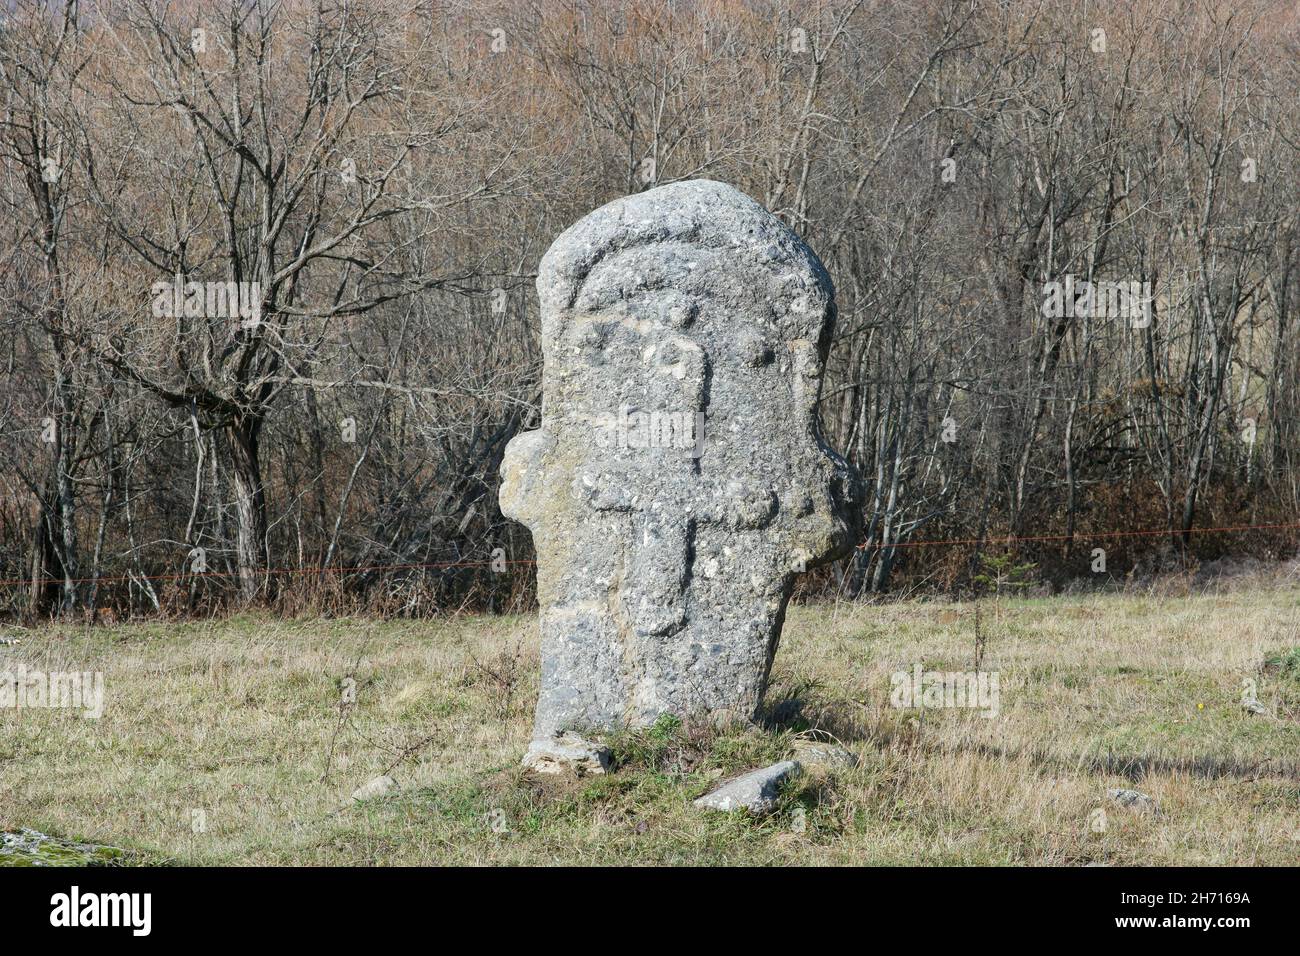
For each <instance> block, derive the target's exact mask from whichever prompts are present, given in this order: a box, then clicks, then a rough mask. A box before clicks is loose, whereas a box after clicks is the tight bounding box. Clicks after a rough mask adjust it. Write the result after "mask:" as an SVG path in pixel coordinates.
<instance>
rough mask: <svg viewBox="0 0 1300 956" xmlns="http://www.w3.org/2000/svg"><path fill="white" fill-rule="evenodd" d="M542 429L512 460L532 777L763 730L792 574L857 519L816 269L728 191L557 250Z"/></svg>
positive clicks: (693, 189) (684, 199)
mask: <svg viewBox="0 0 1300 956" xmlns="http://www.w3.org/2000/svg"><path fill="white" fill-rule="evenodd" d="M537 291H538V295H539V296H540V298H541V309H542V349H543V358H544V370H543V382H542V422H541V427H540V428H539V429H537V430H535V431H531V432H525V433H523V434H520V435H517V436H516V437H515V438H514V439H513V440H512V441H511V442H510V444H509V446H508V447H507V449H506V453H505V458H504V461H503V463H502V466H501V473H502V483H501V492H500V500H501V510H502V511H503V512H504V513H505V514H506V515H508V516H509V517H512V518H515V519H517V520H519V521H521V522H523V523H524V524H526V525H527V526H528V527H529V528H530V529H531V530H532V533H533V541H534V543H535V547H536V552H537V589H538V601H539V603H540V605H541V658H542V665H541V666H542V674H541V690H540V694H539V697H538V702H537V712H536V720H535V725H534V731H533V742H532V745H531V747H530V748H529V752H528V756H527V757H526V758H525V763H526V764H529V765H530V766H534V767H535V768H537V769H543V770H546V769H552V770H553V769H558V768H560V767H562V766H566V765H567V766H579V767H583V766H585V767H586V769H588V770H593V771H597V772H599V770H602V769H603V760H599V759H597V758H596V757H595V756H593V755H592V752H591V751H589V750H588V749H587V748H585V746H584V741H583V739H582V737H581V736H578V735H582V734H587V733H593V732H597V731H601V730H609V729H613V728H616V727H626V726H631V727H636V726H644V725H647V724H650V723H653V722H654V721H655V719H656V718H658V717H659V716H660V715H661V714H674V715H676V716H678V717H682V718H707V719H711V720H715V721H727V720H743V719H748V718H751V717H753V716H754V715H755V713H756V711H757V710H758V708H759V706H760V704H761V703H762V698H763V691H764V687H765V684H766V682H767V678H768V673H769V671H770V669H771V666H772V659H773V657H774V656H775V654H776V648H777V642H778V641H779V639H780V636H781V625H782V623H783V620H784V617H785V609H786V603H787V601H788V600H789V597H790V592H791V590H792V588H793V586H794V580H795V577H796V575H797V574H799V573H800V572H802V571H804V570H807V569H809V568H811V567H814V566H815V565H817V564H819V563H824V562H826V561H829V560H832V559H833V558H836V557H840V556H842V555H844V554H845V553H847V552H848V551H849V550H850V549H851V548H852V546H853V542H854V539H855V535H856V532H857V527H858V520H859V515H860V513H861V508H860V502H861V491H860V486H859V482H858V479H857V477H856V475H855V474H854V473H853V471H852V470H851V468H850V466H849V465H848V464H847V463H846V462H845V461H844V460H843V459H842V458H840V457H839V456H838V455H836V454H835V453H834V452H833V451H831V450H830V448H828V447H827V446H826V444H825V442H824V441H823V439H822V436H821V430H820V425H819V422H818V418H817V412H816V406H817V399H818V395H819V391H820V386H821V376H822V369H823V365H824V362H825V359H826V352H827V349H828V347H829V344H830V334H831V327H832V324H833V320H834V316H835V304H834V289H833V287H832V285H831V280H830V277H829V276H828V275H827V274H826V270H825V269H824V268H823V267H822V264H821V262H820V261H819V260H818V259H817V256H816V255H814V254H813V252H812V251H811V250H810V249H808V247H807V246H805V245H804V244H803V242H802V241H800V239H799V238H798V237H797V236H795V234H794V233H793V232H791V231H790V230H789V229H788V228H786V226H785V225H783V224H782V223H781V222H780V220H778V219H777V218H776V217H775V216H773V215H771V214H770V213H769V212H767V210H765V209H764V208H763V207H762V206H760V205H759V204H758V203H756V202H754V201H753V200H752V199H750V198H749V197H747V196H745V195H744V194H742V193H740V192H738V191H737V190H735V189H733V188H732V187H730V186H727V185H724V184H722V183H717V182H710V181H707V180H695V181H689V182H681V183H675V184H672V185H668V186H661V187H659V188H657V189H651V190H649V191H647V192H643V193H639V194H636V195H632V196H625V197H624V198H622V199H618V200H615V201H614V202H611V203H609V204H608V205H606V206H603V207H602V208H600V209H597V210H596V211H595V212H593V213H591V214H590V215H588V216H587V217H586V218H584V219H582V220H581V221H580V222H578V223H577V224H576V225H574V226H572V227H571V228H570V229H568V230H567V231H566V232H565V233H564V234H563V235H561V236H560V237H559V238H558V239H557V240H556V241H555V243H554V245H552V246H551V248H550V250H549V251H548V252H547V253H546V255H545V256H544V257H543V259H542V262H541V266H540V269H539V274H538V278H537Z"/></svg>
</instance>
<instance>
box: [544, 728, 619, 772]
mask: <svg viewBox="0 0 1300 956" xmlns="http://www.w3.org/2000/svg"><path fill="white" fill-rule="evenodd" d="M609 757H610V754H609V748H608V747H605V746H603V745H601V744H598V743H593V742H592V741H590V740H587V739H586V738H585V737H580V736H578V735H577V734H575V733H562V734H557V735H556V736H554V737H549V738H542V739H541V740H534V741H533V742H532V743H531V744H529V745H528V753H526V754H524V767H525V768H526V769H528V770H531V771H533V772H534V773H572V774H574V775H576V776H579V777H585V776H588V775H595V774H602V773H605V772H607V771H608V770H609Z"/></svg>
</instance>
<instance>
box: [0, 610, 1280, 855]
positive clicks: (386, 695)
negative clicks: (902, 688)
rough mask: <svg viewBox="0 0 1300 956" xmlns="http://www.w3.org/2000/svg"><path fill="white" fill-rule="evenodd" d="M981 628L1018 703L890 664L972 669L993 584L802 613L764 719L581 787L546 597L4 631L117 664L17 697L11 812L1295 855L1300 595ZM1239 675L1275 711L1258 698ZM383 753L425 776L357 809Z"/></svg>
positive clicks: (8, 772) (300, 828) (41, 820)
mask: <svg viewBox="0 0 1300 956" xmlns="http://www.w3.org/2000/svg"><path fill="white" fill-rule="evenodd" d="M981 622H982V629H983V631H984V632H985V633H986V635H987V648H986V650H985V652H984V655H985V656H984V668H985V669H986V670H990V671H996V672H998V674H999V681H1000V713H999V716H998V717H997V718H995V719H986V718H984V717H981V716H979V715H978V714H977V713H975V712H972V711H969V710H953V709H949V710H926V711H924V712H919V711H915V710H903V709H897V708H894V707H892V706H891V705H890V700H889V691H890V675H891V673H893V672H895V671H900V670H911V668H912V667H913V665H914V664H916V663H921V664H923V666H924V667H925V668H927V669H931V670H934V669H937V670H968V669H970V668H971V666H972V657H973V654H974V614H973V606H972V605H969V604H960V603H946V602H932V603H925V602H908V603H894V604H882V605H875V606H864V605H848V604H842V605H838V606H835V605H815V606H804V607H796V608H792V610H791V613H790V616H789V620H788V622H787V625H786V632H785V638H784V640H783V645H782V648H781V651H780V653H779V654H778V656H777V666H776V673H775V675H774V683H773V687H772V690H771V692H770V694H769V698H770V705H771V706H770V709H771V713H770V714H769V715H768V718H767V720H766V721H765V723H764V724H763V726H761V727H756V728H748V729H735V730H731V731H725V732H715V731H712V730H704V729H701V728H691V727H678V726H674V725H673V724H672V723H671V722H665V723H663V724H661V725H660V726H658V727H657V728H655V729H653V730H651V731H643V732H640V733H637V734H622V735H619V736H618V737H616V738H615V739H614V741H613V744H614V750H615V759H616V763H617V769H616V771H615V772H613V773H611V774H609V775H607V776H604V777H594V778H587V779H583V780H563V779H550V778H546V779H542V778H530V777H528V776H525V775H523V774H522V773H520V772H519V771H518V770H517V769H516V768H517V765H518V762H519V759H520V756H521V755H522V753H523V750H524V747H525V745H526V743H527V739H528V731H529V724H530V718H531V708H532V704H533V698H534V694H535V690H536V670H537V651H536V636H537V635H536V624H535V621H534V619H533V618H531V617H515V618H487V617H464V618H453V619H447V620H445V621H441V622H413V621H396V622H394V621H388V622H370V621H365V620H310V621H306V620H304V621H287V622H286V621H275V620H262V619H256V618H234V619H230V620H224V621H215V622H211V623H199V624H165V623H151V624H142V625H123V626H116V627H110V628H98V629H89V628H83V627H79V626H56V627H50V628H45V629H40V630H26V631H23V630H15V629H8V630H6V631H5V632H4V633H5V634H6V635H8V636H18V637H20V638H22V639H23V644H22V645H20V646H14V647H0V671H3V670H5V669H6V668H7V667H9V668H12V667H13V665H15V664H16V663H18V662H23V663H25V664H26V665H27V666H28V667H29V668H41V669H44V670H46V671H49V670H60V669H62V670H74V669H75V670H83V671H84V670H102V671H103V672H104V675H105V712H104V714H103V716H102V718H100V719H98V720H93V719H85V718H83V717H81V716H79V715H77V714H76V713H74V712H71V711H68V710H58V709H6V710H0V829H3V830H15V829H17V828H19V827H33V828H36V829H38V830H41V831H44V832H47V833H50V834H55V835H58V836H61V837H66V838H71V839H79V840H86V841H93V842H95V843H103V844H110V845H113V846H117V847H121V848H123V849H124V850H125V851H126V854H125V856H124V857H123V859H124V860H125V861H126V862H138V863H164V862H176V863H186V864H200V865H207V864H253V863H256V864H309V865H310V864H413V865H419V864H429V863H460V864H490V863H508V864H553V863H587V864H608V863H659V864H718V863H721V864H758V865H772V864H1022V863H1043V864H1066V865H1079V864H1084V863H1091V862H1099V863H1110V864H1226V863H1235V864H1249V865H1275V864H1295V863H1296V862H1297V861H1300V650H1297V648H1300V590H1298V589H1296V588H1295V587H1289V588H1288V587H1282V588H1270V589H1261V590H1254V591H1241V592H1235V593H1226V594H1219V595H1202V596H1190V597H1177V598H1137V597H1131V596H1118V595H1110V596H1088V597H1077V598H1071V597H1055V598H1046V599H1041V600H1011V601H1007V602H1005V603H1004V604H1002V605H1001V606H1000V607H995V606H994V605H993V604H990V603H985V605H984V606H983V609H982V611H981ZM349 678H352V679H353V680H354V681H355V697H356V702H355V704H354V705H341V703H340V701H341V698H342V697H343V696H344V694H343V691H344V690H345V689H346V688H348V687H349V686H352V685H351V684H350V682H349ZM1245 679H1251V680H1253V681H1255V688H1256V696H1257V697H1258V699H1259V701H1260V702H1261V703H1262V704H1264V705H1265V707H1267V708H1268V710H1269V711H1270V713H1269V714H1266V715H1252V714H1249V713H1247V712H1246V711H1245V710H1243V708H1242V706H1241V703H1240V700H1241V696H1242V688H1243V680H1245ZM815 731H821V732H824V733H826V734H830V735H833V736H834V737H835V738H836V739H838V740H839V741H840V742H841V743H842V744H843V745H844V746H845V747H847V748H849V749H850V750H852V751H854V752H855V753H857V754H858V755H859V756H860V757H861V762H860V764H859V766H858V767H857V768H854V769H844V770H838V771H834V772H826V771H813V772H810V773H809V774H807V775H805V776H804V777H803V778H801V779H800V780H799V781H798V782H797V783H796V784H795V785H793V786H792V787H790V788H789V789H788V790H787V791H786V793H785V794H784V796H783V798H782V803H781V806H780V807H779V809H778V810H777V812H775V813H773V814H772V815H771V816H768V817H766V818H764V819H749V818H745V817H733V816H728V815H722V814H715V813H712V812H707V811H702V810H697V809H695V808H693V807H692V806H691V800H692V798H694V797H697V796H699V795H700V794H702V793H703V792H705V791H706V790H707V789H708V788H710V787H711V786H712V785H714V784H715V783H716V781H717V780H718V779H719V778H720V777H725V776H726V775H729V774H732V773H735V772H739V771H741V770H745V769H749V768H752V767H756V766H760V765H762V764H764V763H768V762H773V761H775V760H779V759H782V758H783V757H785V756H786V755H787V754H788V753H789V752H790V748H791V745H792V741H793V739H794V738H795V736H796V735H800V734H802V735H805V736H808V735H810V734H813V732H815ZM382 773H389V774H391V775H392V776H393V777H394V778H396V780H397V781H398V783H399V784H400V789H399V790H398V791H396V792H395V793H392V794H389V795H387V796H383V797H379V798H376V799H373V800H367V801H364V802H354V801H351V800H350V798H349V795H350V794H351V793H352V791H353V790H354V788H356V787H357V786H359V785H360V784H362V783H364V782H365V781H367V780H368V779H370V778H372V777H374V776H375V775H378V774H382ZM1111 787H1132V788H1136V789H1139V790H1141V791H1143V792H1144V793H1147V794H1149V795H1150V796H1151V797H1152V798H1154V799H1155V801H1156V802H1157V804H1158V806H1159V808H1160V812H1159V813H1158V814H1151V813H1137V812H1134V811H1132V810H1129V809H1125V808H1123V807H1119V806H1117V805H1116V804H1114V803H1112V802H1111V801H1109V800H1108V799H1107V797H1106V790H1107V788H1111ZM1099 808H1100V809H1101V810H1102V811H1104V814H1105V816H1104V822H1099V821H1101V815H1100V814H1098V813H1097V812H1096V811H1097V810H1098V809H1099Z"/></svg>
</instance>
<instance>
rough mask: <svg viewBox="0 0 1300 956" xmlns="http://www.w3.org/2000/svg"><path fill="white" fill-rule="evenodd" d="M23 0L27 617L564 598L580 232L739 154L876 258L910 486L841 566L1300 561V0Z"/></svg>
mask: <svg viewBox="0 0 1300 956" xmlns="http://www.w3.org/2000/svg"><path fill="white" fill-rule="evenodd" d="M2 9H4V10H5V11H6V13H5V14H4V16H3V19H2V20H0V95H2V96H3V125H2V126H0V203H2V204H3V214H2V218H0V290H2V291H0V297H2V298H0V302H2V303H3V305H2V307H0V330H2V332H0V345H2V346H3V358H2V364H3V367H2V370H0V376H2V381H3V386H2V392H0V496H2V497H0V565H2V567H0V577H2V578H3V584H2V585H0V611H3V612H4V613H7V614H10V615H16V616H37V615H50V614H76V615H83V614H84V615H88V616H90V617H91V618H94V617H96V616H109V615H114V616H116V615H123V614H126V613H135V614H142V613H143V614H147V613H154V612H158V611H161V612H165V613H186V612H200V611H209V610H211V609H213V608H219V607H234V606H239V605H242V604H248V603H270V604H272V605H274V606H277V607H279V608H282V609H284V610H286V611H289V612H293V611H296V610H299V609H303V610H308V609H325V610H330V609H353V608H356V609H359V608H370V609H374V610H377V611H381V612H384V613H404V614H429V613H436V612H438V611H440V610H447V609H456V608H462V607H482V608H503V607H510V606H520V605H521V604H522V603H526V602H527V601H529V600H530V599H531V597H530V589H531V576H532V569H531V567H530V564H529V561H530V558H531V557H532V552H531V543H530V540H529V537H528V534H527V532H526V531H525V530H524V529H523V528H521V527H519V526H517V525H514V524H513V523H511V522H508V521H506V520H505V519H503V518H502V517H501V515H500V512H499V511H498V509H497V506H496V485H497V467H498V464H499V461H500V456H501V452H502V449H503V447H504V445H505V443H506V442H507V441H508V440H509V439H510V437H511V436H512V435H514V434H515V433H516V432H518V431H520V430H521V429H524V428H529V427H533V426H535V425H536V423H537V417H538V406H539V398H540V396H539V381H540V365H541V355H540V351H539V345H538V340H539V336H538V316H537V302H536V298H535V295H534V293H533V290H532V280H533V276H534V273H535V271H536V266H537V262H538V260H539V258H540V256H541V254H542V253H543V252H544V251H545V250H546V248H547V246H548V245H549V244H550V242H551V241H552V240H553V239H554V237H555V236H556V235H557V234H558V233H559V232H560V231H561V230H563V229H564V228H565V227H566V226H567V225H569V224H570V223H571V222H573V221H574V220H575V219H577V218H579V217H580V216H582V215H584V214H585V213H587V212H588V211H590V210H591V209H593V208H595V207H596V206H598V205H600V204H602V203H605V202H607V201H609V200H610V199H613V198H615V197H617V196H620V195H623V194H625V193H628V192H632V191H636V190H640V189H645V188H648V187H651V186H654V185H658V184H663V183H666V182H671V181H674V180H678V179H684V178H695V177H707V178H712V179H719V180H723V181H726V182H729V183H732V184H733V185H735V186H737V187H738V188H740V189H742V190H744V191H745V192H747V193H749V194H750V195H751V196H753V197H754V198H755V199H757V200H759V201H761V202H762V203H764V204H765V205H766V206H767V207H768V208H770V209H772V210H773V211H774V212H776V213H777V214H778V215H779V216H781V217H782V218H783V219H784V220H785V221H786V222H787V223H788V224H789V225H790V226H791V227H792V228H793V229H795V230H796V231H797V232H798V233H799V234H800V235H802V236H803V237H804V238H805V239H806V240H807V242H808V243H809V244H810V245H811V246H812V248H813V249H815V250H816V251H817V252H818V254H819V255H820V256H821V257H822V259H823V261H824V262H825V263H826V266H827V268H828V270H829V271H830V273H831V275H832V277H833V279H834V281H835V283H836V287H837V290H838V303H839V320H838V324H837V327H836V333H835V339H834V344H833V347H832V351H831V358H830V364H829V370H828V375H827V379H826V381H825V384H824V389H823V397H822V404H821V408H822V418H823V422H824V427H825V432H826V436H827V438H828V440H829V441H830V443H831V444H832V445H833V446H834V447H836V448H837V449H839V450H841V451H843V452H844V453H845V454H846V455H847V456H848V457H849V458H850V459H851V460H852V461H853V462H855V463H856V465H857V466H858V467H859V468H860V469H861V471H862V473H863V475H864V477H865V479H866V481H867V490H868V497H867V508H866V511H865V513H864V514H863V516H862V532H861V537H862V542H863V547H862V548H860V549H859V550H858V551H857V553H856V556H855V557H854V558H853V559H851V560H849V561H847V562H841V563H840V564H839V565H838V566H836V567H834V568H831V569H829V570H826V571H823V572H821V573H820V577H818V578H817V579H816V580H813V581H811V582H809V583H808V586H809V587H811V588H814V589H817V588H824V589H827V590H835V591H838V592H840V593H846V594H854V595H859V594H866V593H872V592H883V591H889V590H894V591H897V590H899V589H903V588H905V587H912V586H928V587H938V588H960V587H962V586H964V585H965V584H966V583H968V582H969V581H970V579H971V577H972V573H973V570H974V569H975V568H976V567H977V565H976V563H975V558H976V557H977V555H978V554H980V553H981V552H983V553H988V554H1003V553H1008V552H1014V553H1015V555H1016V556H1017V560H1022V561H1026V562H1029V561H1032V562H1034V563H1035V565H1036V566H1037V573H1038V574H1039V575H1041V576H1042V577H1043V578H1044V579H1045V580H1049V581H1052V582H1054V583H1057V584H1060V583H1062V582H1065V581H1067V580H1070V579H1088V580H1097V579H1105V580H1108V581H1114V580H1122V579H1123V578H1124V577H1125V575H1128V574H1131V573H1149V572H1151V571H1154V570H1161V569H1168V568H1171V567H1176V566H1179V565H1181V564H1183V563H1187V562H1195V561H1197V560H1204V559H1207V558H1214V557H1219V556H1222V555H1225V554H1233V555H1253V556H1257V557H1260V558H1276V557H1286V556H1290V555H1292V554H1294V551H1295V546H1296V540H1297V534H1296V531H1297V526H1296V521H1297V518H1296V515H1297V514H1300V259H1298V255H1300V253H1298V250H1297V246H1300V232H1298V223H1297V205H1298V204H1297V195H1298V190H1300V164H1298V162H1297V160H1298V158H1300V112H1298V111H1297V103H1300V57H1298V56H1297V53H1298V52H1300V32H1298V31H1300V18H1298V15H1297V12H1296V7H1295V4H1294V3H1292V2H1289V0H1288V2H1274V0H1224V2H1219V0H1187V2H1180V0H1130V2H1099V3H1092V2H1087V0H1043V2H1036V0H1024V2H994V0H977V2H969V0H961V2H957V0H915V2H902V0H879V2H854V0H827V2H824V3H764V2H752V3H741V2H736V0H699V2H669V0H643V2H633V3H628V4H612V3H605V2H594V0H593V2H562V0H555V2H549V0H547V2H520V0H509V2H500V3H496V2H449V3H438V2H421V0H368V2H349V0H328V2H307V0H299V2H295V0H286V2H282V3H272V2H261V0H236V2H230V0H219V2H210V3H202V4H199V3H193V4H191V3H164V2H157V0H111V2H110V0H105V2H97V3H88V2H83V3H66V4H65V3H61V2H57V0H48V2H43V3H33V2H29V0H19V2H16V3H15V2H12V0H11V2H8V3H6V4H4V6H3V8H2ZM1067 277H1071V278H1070V279H1069V280H1068V281H1070V282H1073V283H1077V284H1082V283H1107V282H1115V283H1124V284H1125V286H1126V287H1129V285H1130V284H1133V283H1137V284H1145V285H1141V288H1144V289H1147V290H1149V293H1148V296H1147V299H1146V300H1145V311H1144V313H1143V316H1142V317H1141V319H1140V320H1133V319H1132V318H1125V317H1116V316H1115V315H1113V314H1109V315H1108V314H1099V313H1104V312H1105V310H1104V309H1101V310H1099V309H1095V308H1094V309H1093V310H1092V311H1089V310H1088V309H1086V308H1081V309H1073V308H1066V309H1064V310H1060V309H1057V310H1055V311H1056V312H1063V314H1054V311H1053V310H1052V309H1051V308H1049V307H1048V306H1047V305H1046V302H1047V295H1046V293H1045V289H1047V288H1048V287H1049V286H1050V285H1051V284H1052V283H1059V282H1065V281H1067ZM195 284H197V285H195ZM193 288H197V289H199V290H200V291H199V293H198V294H197V296H194V295H192V294H191V290H192V289H193ZM214 290H215V295H214ZM1103 298H1104V296H1103ZM241 307H242V309H241ZM1260 526H1263V527H1260ZM1247 527H1249V528H1251V529H1252V530H1245V528H1247ZM1222 528H1232V529H1236V530H1232V531H1216V530H1213V529H1222ZM1149 532H1154V533H1149ZM934 542H942V543H943V544H935V543H934ZM1097 548H1104V549H1105V552H1106V554H1105V560H1106V567H1105V571H1104V573H1098V572H1097V569H1096V564H1097V553H1096V550H1095V549H1097Z"/></svg>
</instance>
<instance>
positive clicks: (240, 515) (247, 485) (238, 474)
mask: <svg viewBox="0 0 1300 956" xmlns="http://www.w3.org/2000/svg"><path fill="white" fill-rule="evenodd" d="M261 430H262V419H261V418H260V417H258V416H242V417H240V418H237V419H236V420H235V422H234V423H233V424H231V425H228V426H227V427H226V430H225V431H226V439H227V441H228V442H229V443H230V461H231V466H232V468H231V473H232V476H233V478H234V482H233V484H234V492H235V518H236V522H237V529H236V532H235V562H236V567H237V568H238V571H239V593H240V597H242V598H243V600H244V601H246V602H251V601H255V600H257V599H258V597H259V596H261V597H264V598H270V597H272V596H273V595H272V593H271V592H272V586H271V580H270V577H269V576H268V575H267V574H266V570H267V567H268V560H269V559H268V551H267V540H266V495H265V492H264V489H263V487H262V471H261V465H260V463H259V460H258V437H259V435H260V433H261Z"/></svg>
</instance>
